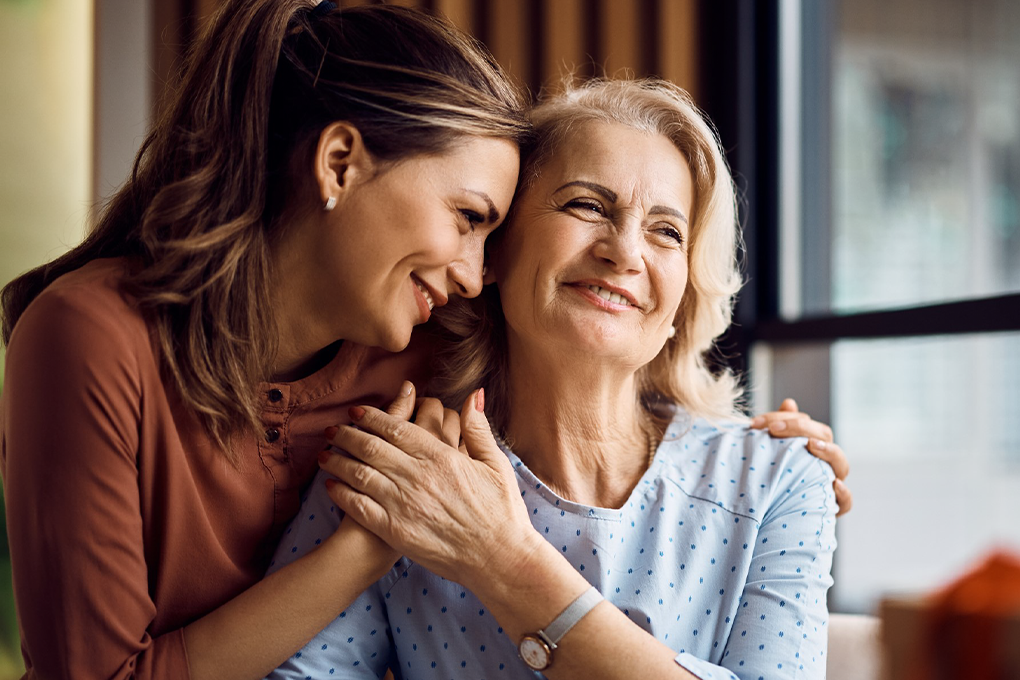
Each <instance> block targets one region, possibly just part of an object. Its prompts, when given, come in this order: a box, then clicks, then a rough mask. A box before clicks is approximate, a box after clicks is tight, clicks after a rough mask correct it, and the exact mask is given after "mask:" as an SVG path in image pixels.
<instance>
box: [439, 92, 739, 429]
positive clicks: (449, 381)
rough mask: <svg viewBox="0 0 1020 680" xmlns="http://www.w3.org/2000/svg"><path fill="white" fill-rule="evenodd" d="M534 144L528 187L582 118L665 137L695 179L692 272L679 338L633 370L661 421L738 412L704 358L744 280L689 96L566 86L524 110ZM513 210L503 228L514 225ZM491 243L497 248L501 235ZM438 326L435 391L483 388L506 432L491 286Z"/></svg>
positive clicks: (734, 388)
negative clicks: (678, 414) (677, 412)
mask: <svg viewBox="0 0 1020 680" xmlns="http://www.w3.org/2000/svg"><path fill="white" fill-rule="evenodd" d="M531 118H532V124H533V125H534V127H535V134H536V138H535V143H534V145H533V146H532V147H531V148H530V149H528V150H526V155H525V157H524V159H523V161H522V171H521V183H522V186H527V185H528V184H530V183H531V182H533V181H534V180H535V178H536V177H538V176H539V174H540V173H541V172H542V168H543V167H544V165H545V162H546V161H547V160H548V159H549V158H550V156H551V155H552V154H554V153H555V152H556V149H557V148H558V147H559V145H560V144H562V143H564V140H565V139H566V138H567V136H568V135H569V134H570V132H571V130H573V129H575V128H576V127H577V126H579V125H582V124H584V123H588V122H592V121H595V122H604V123H613V124H619V125H625V126H627V127H630V128H633V129H635V130H640V131H642V132H647V133H649V134H660V135H663V136H665V137H666V138H668V139H669V140H670V141H671V142H673V144H674V145H675V146H676V148H677V149H679V150H680V152H681V153H682V154H683V155H684V157H685V158H686V159H687V162H688V164H689V166H690V170H691V175H692V177H693V179H694V205H693V207H692V210H691V215H690V237H689V241H688V243H689V249H688V266H689V275H688V282H687V287H686V289H685V291H684V295H683V299H682V301H681V303H680V307H679V309H678V311H677V315H676V318H675V320H674V326H676V329H677V333H676V336H675V337H673V338H671V339H670V340H668V341H667V342H666V344H665V346H664V347H663V348H662V350H661V351H660V352H659V354H658V355H657V356H656V357H655V358H654V359H653V360H652V361H651V362H650V363H648V364H647V365H646V366H644V367H643V368H642V369H640V371H639V374H638V385H639V390H640V394H639V398H640V400H641V401H642V405H643V406H644V407H645V408H646V409H648V410H649V412H650V413H652V415H653V416H654V417H656V419H657V420H659V421H660V422H661V421H662V420H665V419H667V418H668V417H669V416H670V412H671V409H669V408H662V407H663V406H670V405H672V404H677V405H679V406H681V407H683V408H684V409H685V410H686V411H687V412H688V413H690V414H691V415H692V416H695V417H704V418H708V419H734V418H738V417H740V416H741V413H740V410H739V405H740V394H741V390H740V387H739V381H738V379H737V376H735V375H734V374H733V373H732V371H730V370H728V369H723V370H720V371H713V370H712V369H711V367H710V361H709V354H710V352H711V351H712V349H713V347H714V343H715V340H716V338H718V337H719V336H720V335H721V334H722V333H723V332H724V331H725V330H726V329H727V328H728V327H729V325H730V321H731V318H732V310H733V302H734V296H735V295H736V293H737V291H738V290H739V289H740V286H741V284H742V278H741V274H740V267H739V258H738V254H739V252H740V247H741V242H740V232H739V224H738V222H737V210H736V192H735V189H734V185H733V179H732V177H731V176H730V172H729V167H728V166H727V164H726V160H725V157H724V156H723V153H722V150H721V148H720V145H719V139H718V136H717V135H716V132H715V130H714V128H713V127H712V125H711V123H710V122H709V121H708V120H707V119H706V117H705V116H704V115H703V114H702V113H701V112H700V111H699V110H698V108H697V107H696V106H695V104H694V102H693V101H692V99H691V97H690V95H689V94H687V92H686V91H684V90H683V89H681V88H679V87H677V86H676V85H674V84H672V83H669V82H667V81H664V80H660V79H644V80H607V79H592V80H588V81H586V82H583V83H580V84H576V83H573V82H568V83H566V84H565V85H564V89H563V91H562V92H560V93H558V94H556V95H553V96H551V97H549V98H546V99H544V100H543V101H541V102H540V103H539V104H538V105H537V106H536V107H535V109H534V110H533V111H532V113H531ZM513 222H514V214H513V210H512V209H511V214H510V216H508V218H507V225H506V226H505V227H504V229H508V230H509V229H513V228H514V226H513ZM492 247H498V238H497V240H495V241H494V242H493V246H492ZM436 320H437V322H438V324H439V329H437V331H436V335H437V336H438V338H439V340H438V347H437V350H436V354H435V368H436V372H435V377H434V378H433V381H432V383H431V385H430V390H431V391H432V393H433V394H435V395H436V396H438V397H440V398H441V399H443V400H444V401H445V402H446V403H447V404H449V405H452V406H460V404H461V403H462V402H463V399H464V398H465V397H466V396H467V395H468V393H469V392H470V391H471V390H474V389H476V388H478V387H485V389H486V393H487V394H486V411H487V413H488V415H489V418H490V421H491V422H492V425H493V429H494V430H495V431H496V433H497V434H500V435H504V436H505V428H506V425H507V423H508V420H509V419H508V414H509V407H510V403H509V402H510V395H509V389H508V382H507V352H506V330H505V321H504V319H503V313H502V307H501V305H500V299H499V292H498V290H496V286H487V287H486V289H485V290H484V291H483V293H482V295H481V296H480V297H479V298H477V299H475V300H457V301H455V302H451V304H449V305H447V306H446V307H445V308H442V309H440V310H437V313H436Z"/></svg>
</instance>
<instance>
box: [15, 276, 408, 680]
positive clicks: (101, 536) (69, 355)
mask: <svg viewBox="0 0 1020 680" xmlns="http://www.w3.org/2000/svg"><path fill="white" fill-rule="evenodd" d="M125 266H126V263H125V261H123V260H119V259H108V260H98V261H95V262H93V263H91V264H89V265H86V266H85V267H83V268H81V269H80V270H78V271H75V272H72V273H69V274H66V275H64V276H62V277H61V278H60V279H58V280H57V281H55V282H54V283H53V284H52V285H50V286H49V287H48V288H47V289H46V290H45V291H43V293H42V294H41V295H39V297H38V298H37V299H36V300H35V301H33V303H32V304H31V305H30V306H29V308H28V309H27V310H26V311H25V313H24V315H23V316H22V317H21V319H20V320H19V321H18V324H17V327H16V328H15V329H14V334H13V336H12V337H11V342H10V344H9V346H8V348H7V359H6V376H5V384H4V386H3V394H2V397H0V473H2V475H3V484H4V499H5V502H6V505H7V531H8V537H9V540H10V550H11V559H12V561H13V571H14V590H15V597H16V603H17V609H18V618H19V622H20V628H21V635H22V652H23V655H24V658H25V663H26V666H27V668H28V673H27V675H26V677H27V678H46V679H47V680H50V679H53V678H71V677H73V678H104V679H105V678H128V677H131V678H145V679H148V678H153V679H156V678H160V679H162V678H168V679H169V678H172V679H174V680H178V679H181V678H187V677H188V664H187V651H186V649H185V646H184V635H183V630H182V627H183V626H185V625H187V624H188V623H189V622H191V621H194V620H196V619H198V618H201V617H202V616H203V615H204V614H206V613H208V612H210V611H212V610H213V609H215V608H216V607H217V606H219V605H220V604H222V603H224V602H226V601H228V600H230V599H231V598H233V597H234V596H235V595H237V594H238V593H240V592H242V591H244V590H245V589H247V588H248V587H249V586H251V585H252V584H253V583H254V582H256V581H257V580H259V579H260V578H261V577H262V575H263V573H264V572H265V569H266V566H267V564H268V560H269V558H270V556H271V555H272V553H273V549H274V548H275V546H276V542H277V539H278V538H279V536H280V533H281V531H282V530H283V529H284V528H285V527H286V525H287V524H288V522H289V521H290V520H291V518H292V517H293V516H294V514H295V513H296V512H297V510H298V507H299V504H300V499H299V494H300V492H301V491H302V489H303V487H304V486H305V485H306V484H307V483H308V482H309V481H310V480H311V478H312V476H313V474H314V472H315V470H316V468H317V466H316V455H317V453H318V451H319V450H320V449H321V448H322V446H323V441H324V439H323V434H322V433H323V430H324V429H325V428H326V427H327V426H328V425H332V424H336V423H338V422H346V420H347V415H346V414H347V407H348V406H349V405H351V404H357V403H372V404H382V403H387V402H389V401H390V400H391V399H392V397H393V396H394V395H395V394H396V393H397V390H398V388H399V385H400V381H401V380H402V379H404V378H411V379H415V378H417V377H418V375H417V373H412V368H413V364H414V362H413V359H412V358H411V357H410V356H407V355H387V354H385V353H384V352H381V351H378V350H368V349H366V348H364V347H360V346H357V345H354V344H351V343H345V344H344V345H343V346H341V348H340V350H339V352H338V354H337V356H336V357H335V358H334V359H333V360H332V361H331V362H330V363H329V364H328V365H327V366H326V367H325V368H323V369H321V370H319V371H318V372H316V373H314V374H313V375H311V376H309V377H307V378H305V379H302V380H299V381H296V382H292V383H279V384H264V385H263V386H262V395H261V398H262V414H263V421H264V423H265V428H266V433H265V436H264V437H262V438H260V439H256V438H254V437H252V438H249V439H248V440H246V441H244V442H243V443H242V444H241V446H242V449H241V451H240V460H241V464H240V466H239V468H235V467H233V466H232V465H231V464H230V463H229V462H228V461H227V459H226V458H225V456H224V455H223V453H222V452H221V451H220V450H218V449H217V448H216V447H215V445H214V444H213V443H212V442H211V441H210V440H209V439H208V438H207V437H206V435H205V433H204V431H203V429H202V427H201V426H200V425H199V424H198V423H197V421H196V420H195V419H194V418H192V417H191V416H189V415H188V414H187V413H186V412H185V410H184V409H183V408H182V407H181V405H180V403H179V401H178V400H177V399H176V397H175V396H174V392H173V390H170V389H167V387H166V386H165V385H164V383H163V382H162V380H161V378H160V372H159V369H158V362H157V358H156V355H155V353H154V349H153V347H154V346H153V343H152V341H151V338H150V335H149V330H148V328H147V326H146V324H145V322H144V320H143V318H142V316H141V315H140V314H139V313H138V311H137V310H136V309H135V308H134V307H133V306H132V304H131V301H130V299H129V298H127V297H126V296H125V295H123V294H122V293H121V292H120V291H119V282H120V281H121V278H122V276H123V273H124V267H125Z"/></svg>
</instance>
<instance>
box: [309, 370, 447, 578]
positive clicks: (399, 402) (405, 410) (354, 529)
mask: <svg viewBox="0 0 1020 680" xmlns="http://www.w3.org/2000/svg"><path fill="white" fill-rule="evenodd" d="M414 397H415V392H414V385H413V384H411V383H410V382H408V381H406V380H405V381H404V383H403V384H401V386H400V392H399V393H398V394H397V397H396V399H394V400H393V402H392V403H390V405H389V408H387V409H386V413H388V414H389V415H391V416H392V417H394V418H398V419H400V420H402V421H406V420H408V419H410V418H411V416H412V414H413V413H414V408H415V398H414ZM339 430H340V427H339V426H333V427H327V428H326V431H325V435H326V440H327V441H328V442H332V440H333V438H334V437H335V436H336V433H337V432H338V431H339ZM458 435H459V427H458ZM340 457H348V456H347V454H346V453H345V452H339V451H337V450H334V449H333V445H332V443H330V444H327V447H326V450H325V451H323V452H322V454H320V456H319V467H321V468H323V469H325V470H326V471H327V472H329V471H330V469H329V467H328V465H327V463H328V461H330V460H332V459H333V458H340ZM327 486H328V485H327ZM334 502H335V500H334ZM336 535H337V536H338V537H340V536H353V535H361V536H359V538H361V539H362V540H364V541H366V542H367V544H368V549H369V551H370V552H369V553H368V554H369V555H371V556H372V558H373V561H374V562H376V563H379V564H383V565H385V566H386V567H387V568H388V567H390V566H392V565H393V563H394V562H396V561H397V560H398V559H399V558H400V554H399V553H397V552H396V551H394V550H393V548H391V547H390V546H389V545H388V544H387V543H386V542H385V541H383V540H382V539H380V538H379V537H378V536H377V535H376V534H374V533H372V532H371V531H369V530H368V529H366V528H365V527H364V526H363V525H361V524H359V523H358V522H357V520H356V519H354V518H353V517H351V515H350V514H345V515H344V518H343V519H342V520H340V526H339V527H337V530H336ZM346 540H348V541H349V540H350V538H348V539H346ZM374 558H378V559H374Z"/></svg>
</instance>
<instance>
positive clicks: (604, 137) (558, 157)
mask: <svg viewBox="0 0 1020 680" xmlns="http://www.w3.org/2000/svg"><path fill="white" fill-rule="evenodd" d="M577 179H582V180H589V181H598V182H600V183H607V182H609V183H611V184H612V185H613V186H610V188H612V189H613V190H614V191H617V192H623V193H624V194H625V193H626V192H628V190H632V191H637V190H640V193H642V194H644V193H646V192H653V193H656V194H663V193H665V194H668V196H662V197H663V198H667V197H672V198H674V199H677V200H682V202H683V203H685V204H686V203H688V202H689V200H690V190H691V184H692V180H691V172H690V168H689V166H688V164H687V159H686V158H684V155H683V154H682V153H681V152H680V150H679V149H677V148H676V146H675V145H674V144H673V142H671V141H670V140H669V139H668V138H667V137H665V136H664V135H661V134H658V133H653V132H645V131H642V130H636V129H634V128H632V127H628V126H626V125H623V124H621V123H606V122H598V121H588V122H585V123H583V124H581V125H576V126H573V127H572V128H571V129H570V130H568V131H567V133H566V134H565V135H563V137H562V138H561V139H560V140H559V141H558V142H557V143H556V145H555V146H554V147H553V148H552V149H551V150H550V154H549V158H548V160H547V161H546V162H545V164H544V165H543V166H542V168H541V169H540V170H539V173H538V178H537V181H538V182H540V183H542V184H545V185H546V186H547V188H548V185H549V184H555V183H556V182H558V181H559V182H560V184H555V186H556V187H558V186H560V185H561V184H562V183H563V182H562V181H572V180H577ZM561 180H562V181H561ZM607 186H609V185H608V184H607ZM553 188H555V187H553Z"/></svg>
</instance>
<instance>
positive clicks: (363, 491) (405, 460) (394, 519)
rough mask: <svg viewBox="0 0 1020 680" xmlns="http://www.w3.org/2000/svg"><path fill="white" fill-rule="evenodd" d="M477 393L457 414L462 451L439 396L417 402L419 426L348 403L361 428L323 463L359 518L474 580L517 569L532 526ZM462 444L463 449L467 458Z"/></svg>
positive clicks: (337, 496) (391, 540)
mask: <svg viewBox="0 0 1020 680" xmlns="http://www.w3.org/2000/svg"><path fill="white" fill-rule="evenodd" d="M483 399H484V395H483V394H481V390H479V391H478V392H475V393H472V394H471V395H470V396H469V397H468V399H467V400H466V401H465V402H464V407H463V408H462V410H461V413H460V416H459V423H460V430H461V435H462V436H463V439H464V449H463V451H462V450H461V449H460V448H459V447H458V448H455V444H454V436H453V432H452V428H451V427H448V426H446V420H447V418H448V412H447V411H446V410H445V409H442V407H441V405H438V404H437V403H436V402H435V400H425V401H424V402H423V403H422V406H421V407H419V417H418V419H419V421H423V424H426V425H428V426H429V429H431V430H433V431H436V428H437V424H438V414H439V413H440V412H442V419H443V425H442V426H441V427H439V430H440V431H442V432H443V439H445V440H446V441H441V440H440V439H437V438H436V437H435V436H434V435H433V434H432V433H430V431H429V430H427V429H425V428H424V427H422V426H421V425H419V424H412V423H408V422H406V421H404V420H403V419H401V418H397V417H394V416H392V415H389V414H386V413H383V412H382V411H379V410H377V409H373V408H369V407H364V408H362V407H354V408H352V409H351V416H352V419H353V420H354V421H355V422H356V423H357V427H341V428H340V429H339V431H338V432H337V434H336V436H335V437H334V439H333V443H334V445H336V446H338V447H340V448H342V449H344V450H345V451H348V452H350V454H351V457H349V458H348V457H341V456H334V457H332V458H331V460H330V461H328V463H326V464H324V465H323V467H324V468H325V469H327V470H329V471H330V472H331V473H332V474H334V475H335V476H336V477H338V478H339V480H340V481H339V482H336V483H334V484H332V485H330V496H331V497H332V498H333V501H334V502H335V503H336V504H337V505H338V506H339V507H340V508H342V509H343V510H344V511H345V512H346V513H348V514H349V515H350V516H352V517H354V518H355V520H357V522H358V523H359V524H361V525H363V526H365V527H366V528H368V529H369V530H370V531H372V532H373V533H375V534H376V535H377V536H379V537H380V538H382V539H383V540H384V541H386V542H387V543H388V544H390V545H391V546H393V547H394V548H396V549H397V550H400V551H401V552H403V553H404V554H406V555H407V556H408V557H409V558H411V559H413V560H414V561H415V562H418V563H420V564H421V565H422V566H424V567H425V568H427V569H429V570H431V571H433V572H435V573H437V574H439V575H440V576H443V577H445V578H447V579H450V580H453V581H456V582H458V583H461V584H463V585H465V586H468V587H469V588H470V587H471V582H472V580H473V578H474V577H475V576H479V577H481V578H492V577H493V574H492V570H493V569H499V570H500V571H511V572H512V570H513V568H514V567H513V565H514V561H515V559H523V558H524V557H525V554H524V551H527V550H528V549H529V548H528V547H527V546H531V545H534V542H533V540H532V539H533V538H534V536H532V534H534V528H533V527H532V526H531V520H530V519H529V517H528V511H527V508H526V507H525V505H524V501H523V500H522V499H521V494H520V490H519V488H518V486H517V481H516V479H515V477H514V473H513V470H512V469H511V467H510V462H509V461H508V460H507V458H506V455H504V453H503V452H502V451H500V449H499V447H498V446H497V445H496V442H495V440H494V439H493V437H492V432H491V431H490V430H489V423H488V421H487V420H486V418H485V415H484V413H483V412H482V411H481V410H480V409H479V408H477V406H482V405H483V404H482V402H483ZM464 451H466V453H467V455H464Z"/></svg>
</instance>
